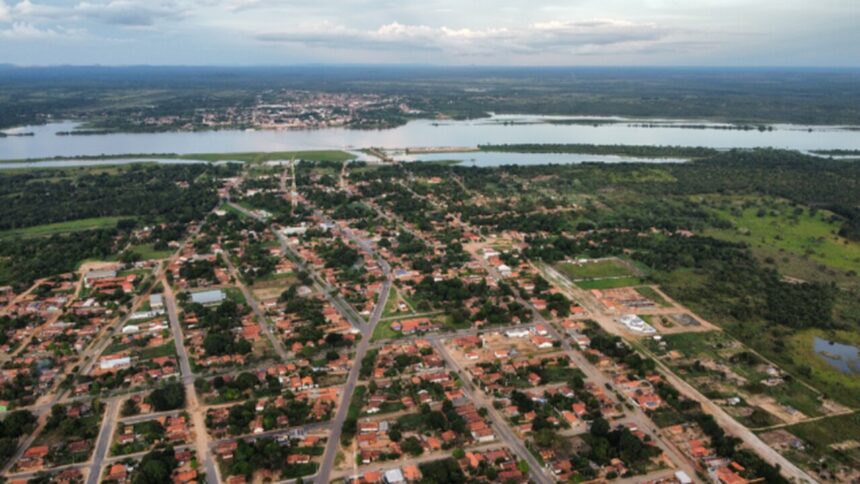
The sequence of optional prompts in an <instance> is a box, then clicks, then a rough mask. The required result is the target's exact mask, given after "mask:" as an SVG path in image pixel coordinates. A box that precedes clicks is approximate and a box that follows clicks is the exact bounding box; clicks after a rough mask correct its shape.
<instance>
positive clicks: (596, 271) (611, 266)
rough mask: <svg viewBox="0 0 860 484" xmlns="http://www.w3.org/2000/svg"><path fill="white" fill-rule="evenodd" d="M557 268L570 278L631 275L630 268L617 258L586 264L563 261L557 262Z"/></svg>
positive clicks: (601, 277)
mask: <svg viewBox="0 0 860 484" xmlns="http://www.w3.org/2000/svg"><path fill="white" fill-rule="evenodd" d="M556 268H557V269H558V270H560V271H561V272H562V273H563V274H564V275H566V276H567V277H569V278H570V279H572V280H574V281H576V280H578V279H603V278H607V277H626V276H630V275H631V274H630V269H628V268H627V267H626V266H625V265H624V264H622V263H621V262H620V261H618V260H615V259H608V260H600V261H597V262H588V263H585V264H573V263H570V262H563V263H561V264H557V265H556Z"/></svg>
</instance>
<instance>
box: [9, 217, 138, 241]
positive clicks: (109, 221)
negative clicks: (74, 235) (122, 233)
mask: <svg viewBox="0 0 860 484" xmlns="http://www.w3.org/2000/svg"><path fill="white" fill-rule="evenodd" d="M123 218H128V217H95V218H85V219H80V220H70V221H68V222H58V223H53V224H45V225H36V226H33V227H27V228H23V229H13V230H5V231H3V232H0V238H8V237H24V238H27V237H44V236H48V235H54V234H66V233H70V232H80V231H82V230H92V229H105V228H109V227H115V226H116V223H117V221H119V220H120V219H123Z"/></svg>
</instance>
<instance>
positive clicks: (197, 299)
mask: <svg viewBox="0 0 860 484" xmlns="http://www.w3.org/2000/svg"><path fill="white" fill-rule="evenodd" d="M224 299H227V295H226V294H224V291H222V290H221V289H213V290H211V291H200V292H193V293H191V302H193V303H195V304H202V305H204V306H206V305H207V304H218V303H220V302H221V301H223V300H224Z"/></svg>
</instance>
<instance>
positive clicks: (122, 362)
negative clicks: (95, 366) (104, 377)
mask: <svg viewBox="0 0 860 484" xmlns="http://www.w3.org/2000/svg"><path fill="white" fill-rule="evenodd" d="M130 364H131V358H130V357H128V356H123V357H121V358H112V359H109V360H102V361H100V362H99V368H101V369H102V370H112V369H114V368H122V367H124V366H129V365H130Z"/></svg>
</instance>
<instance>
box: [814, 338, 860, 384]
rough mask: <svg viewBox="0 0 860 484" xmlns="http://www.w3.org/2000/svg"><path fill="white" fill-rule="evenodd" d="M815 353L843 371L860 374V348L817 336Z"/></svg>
mask: <svg viewBox="0 0 860 484" xmlns="http://www.w3.org/2000/svg"><path fill="white" fill-rule="evenodd" d="M812 348H813V350H814V351H815V353H816V354H817V355H818V356H820V357H821V358H822V359H823V360H824V361H826V362H827V363H828V364H830V366H832V367H834V368H836V369H837V370H839V371H841V372H842V373H847V374H849V375H860V348H857V347H856V346H851V345H846V344H842V343H837V342H835V341H828V340H826V339H823V338H819V337H816V338H815V341H814V342H813V343H812Z"/></svg>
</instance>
